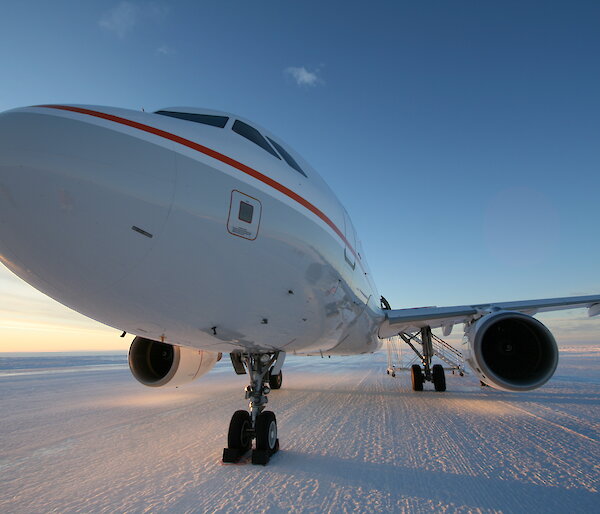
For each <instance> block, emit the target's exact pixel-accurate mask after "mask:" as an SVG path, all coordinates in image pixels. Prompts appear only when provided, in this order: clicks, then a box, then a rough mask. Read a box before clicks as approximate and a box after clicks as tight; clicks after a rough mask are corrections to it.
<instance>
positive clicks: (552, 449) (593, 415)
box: [0, 348, 600, 513]
mask: <svg viewBox="0 0 600 514" xmlns="http://www.w3.org/2000/svg"><path fill="white" fill-rule="evenodd" d="M74 359H77V357H75V358H74ZM82 359H83V360H80V361H77V360H75V361H73V360H72V361H68V359H67V360H65V363H66V364H65V365H64V366H59V367H57V364H56V362H55V363H54V364H52V365H50V364H47V363H45V362H38V363H37V364H36V365H35V366H31V368H32V369H30V370H29V371H27V372H25V373H24V372H23V371H22V370H13V371H11V370H9V369H7V368H8V367H9V366H6V365H5V366H4V369H3V370H2V371H0V388H1V391H2V395H1V399H0V407H1V409H2V410H1V412H2V417H1V421H0V435H1V449H0V477H1V480H0V512H3V513H13V512H14V513H31V512H51V511H55V512H177V513H182V512H229V511H233V510H236V509H239V510H243V511H245V512H281V511H292V512H327V511H329V512H349V511H352V512H401V511H410V512H440V511H445V512H498V511H501V512H528V513H530V512H596V511H597V510H598V504H599V502H600V495H599V494H598V489H599V488H600V444H599V443H600V348H587V349H579V350H574V349H568V351H561V363H560V365H559V369H558V371H557V373H556V375H555V377H554V378H553V379H552V380H551V381H550V382H549V383H548V384H547V385H546V386H545V387H544V388H542V389H540V390H538V391H534V392H531V393H525V394H516V393H503V392H498V391H494V390H490V389H483V390H482V389H481V388H480V386H479V384H478V382H477V381H475V379H474V378H473V377H468V376H467V377H464V378H459V377H458V376H456V377H454V376H451V375H450V376H448V377H447V381H448V392H446V393H435V392H433V391H431V390H428V391H425V392H423V393H413V392H412V391H411V390H410V384H409V381H410V380H409V376H408V375H407V374H405V375H402V376H400V377H397V378H395V379H393V378H391V377H389V376H387V375H386V374H385V367H386V356H385V354H384V353H380V354H377V355H375V356H363V357H352V358H345V359H344V358H336V359H320V358H315V357H312V358H295V359H294V358H291V359H289V360H288V361H287V362H286V365H285V366H284V385H283V388H282V389H281V390H280V391H273V392H272V393H271V394H270V396H269V407H270V408H271V409H272V410H274V411H275V413H276V414H277V419H278V425H279V432H280V435H279V437H280V442H281V452H280V453H278V454H277V455H275V456H274V457H273V459H272V461H271V463H270V464H269V465H268V466H267V467H262V466H252V465H250V464H247V465H223V464H222V463H221V461H220V460H221V454H222V448H223V446H224V445H225V443H226V430H227V426H228V423H229V419H230V417H231V414H232V413H233V412H234V411H235V410H237V409H240V408H244V407H245V401H244V399H243V388H244V386H245V385H246V380H245V377H239V376H236V375H234V373H233V371H232V369H231V365H230V363H229V362H228V359H227V356H225V358H224V359H223V361H221V362H220V363H219V364H218V365H217V367H216V368H215V369H214V370H213V371H211V372H210V373H209V374H208V375H207V376H205V377H203V378H201V379H200V380H199V381H197V382H196V383H193V384H191V385H189V386H187V387H183V388H180V389H176V390H166V389H165V390H161V389H158V390H154V389H150V388H145V387H143V386H141V385H139V384H138V383H137V382H135V381H134V379H133V378H132V377H131V376H130V374H129V371H128V370H127V368H126V365H125V364H124V362H125V360H124V357H123V356H117V357H115V358H112V357H111V358H105V359H104V360H103V361H100V365H98V366H94V362H98V361H94V360H91V361H90V359H84V358H83V357H82ZM67 361H68V362H67ZM19 365H20V366H21V367H23V366H24V365H26V363H25V364H22V363H21V364H19ZM426 387H427V385H426Z"/></svg>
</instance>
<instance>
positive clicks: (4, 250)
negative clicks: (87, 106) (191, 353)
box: [0, 108, 175, 305]
mask: <svg viewBox="0 0 600 514" xmlns="http://www.w3.org/2000/svg"><path fill="white" fill-rule="evenodd" d="M174 188H175V166H174V159H173V156H172V153H171V152H170V151H169V150H168V149H166V148H164V147H161V146H158V145H156V144H153V143H151V142H148V141H147V140H144V139H142V138H139V137H136V136H135V135H133V134H131V131H130V133H127V132H126V131H123V130H119V128H118V127H116V128H114V127H111V124H110V122H107V121H104V120H100V121H97V120H88V119H86V116H84V115H81V114H76V113H70V112H60V111H56V110H53V109H44V108H25V109H18V110H13V111H8V112H5V113H2V114H0V259H1V260H2V262H3V263H4V264H5V265H6V266H7V267H9V268H10V269H11V270H12V271H14V272H15V273H16V274H17V275H19V276H21V278H23V279H24V280H26V281H27V282H29V283H31V284H32V285H33V286H34V287H36V288H37V289H40V290H41V291H43V292H45V293H46V294H48V295H50V296H52V297H54V298H57V299H59V300H60V301H61V302H62V303H65V304H67V305H80V301H79V298H80V296H81V295H82V293H85V294H88V293H90V292H94V291H97V290H100V289H104V288H107V287H110V286H111V284H114V283H115V282H117V281H119V280H121V279H122V278H124V277H125V276H126V275H127V274H128V273H130V272H131V270H132V269H133V268H134V267H135V266H136V264H137V263H139V262H140V261H141V260H142V259H144V257H145V256H146V255H147V254H148V252H149V251H150V250H151V248H152V246H153V245H154V244H156V243H157V240H158V239H159V236H160V234H161V231H162V230H163V228H164V226H165V223H166V219H167V216H168V213H169V209H170V206H171V203H172V199H173V194H174ZM134 227H135V228H134ZM136 228H137V229H138V230H136Z"/></svg>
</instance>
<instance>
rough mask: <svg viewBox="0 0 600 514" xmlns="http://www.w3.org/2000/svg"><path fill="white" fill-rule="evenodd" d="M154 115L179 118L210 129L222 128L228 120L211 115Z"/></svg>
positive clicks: (169, 113)
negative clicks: (207, 126)
mask: <svg viewBox="0 0 600 514" xmlns="http://www.w3.org/2000/svg"><path fill="white" fill-rule="evenodd" d="M154 114H162V115H163V116H170V117H171V118H179V119H180V120H187V121H193V122H194V123H202V124H203V125H210V126H211V127H219V128H224V127H225V125H227V121H228V120H229V118H228V117H227V116H214V115H212V114H192V113H189V112H174V111H156V112H155V113H154Z"/></svg>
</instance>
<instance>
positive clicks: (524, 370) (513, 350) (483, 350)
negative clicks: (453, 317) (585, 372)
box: [465, 312, 558, 391]
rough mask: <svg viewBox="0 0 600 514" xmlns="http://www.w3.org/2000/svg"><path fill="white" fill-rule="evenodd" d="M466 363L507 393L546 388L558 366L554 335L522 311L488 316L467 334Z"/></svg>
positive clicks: (470, 328)
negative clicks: (544, 386) (543, 386)
mask: <svg viewBox="0 0 600 514" xmlns="http://www.w3.org/2000/svg"><path fill="white" fill-rule="evenodd" d="M465 343H466V344H467V345H468V350H467V352H466V355H465V357H466V360H467V362H468V364H469V366H470V367H471V368H472V369H473V371H474V372H475V374H476V375H477V377H478V378H479V379H480V380H481V381H482V382H484V383H486V384H488V385H490V386H492V387H495V388H497V389H502V390H504V391H529V390H531V389H536V388H538V387H541V386H542V385H544V384H545V383H546V382H547V381H548V380H549V379H550V378H551V377H552V375H553V374H554V371H555V370H556V366H557V364H558V347H557V345H556V341H555V340H554V336H553V335H552V334H551V332H550V331H549V330H548V329H547V328H546V327H545V326H544V325H543V324H542V323H540V322H539V321H538V320H537V319H535V318H533V317H531V316H528V315H527V314H522V313H520V312H497V313H491V314H488V315H486V316H484V317H482V318H480V319H479V320H477V321H476V322H475V323H473V324H472V325H471V326H470V327H468V328H467V330H466V331H465Z"/></svg>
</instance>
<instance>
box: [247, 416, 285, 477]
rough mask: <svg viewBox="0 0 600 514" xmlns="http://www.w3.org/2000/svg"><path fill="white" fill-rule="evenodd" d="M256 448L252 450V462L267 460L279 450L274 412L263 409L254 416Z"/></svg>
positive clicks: (258, 462)
mask: <svg viewBox="0 0 600 514" xmlns="http://www.w3.org/2000/svg"><path fill="white" fill-rule="evenodd" d="M255 433H256V449H255V450H254V451H253V452H252V464H262V465H263V466H264V465H266V464H267V463H268V462H269V459H270V458H271V456H272V455H273V454H274V453H276V452H277V450H279V439H277V420H276V419H275V413H274V412H271V411H263V412H261V413H260V414H259V415H258V417H257V418H256V427H255Z"/></svg>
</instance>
